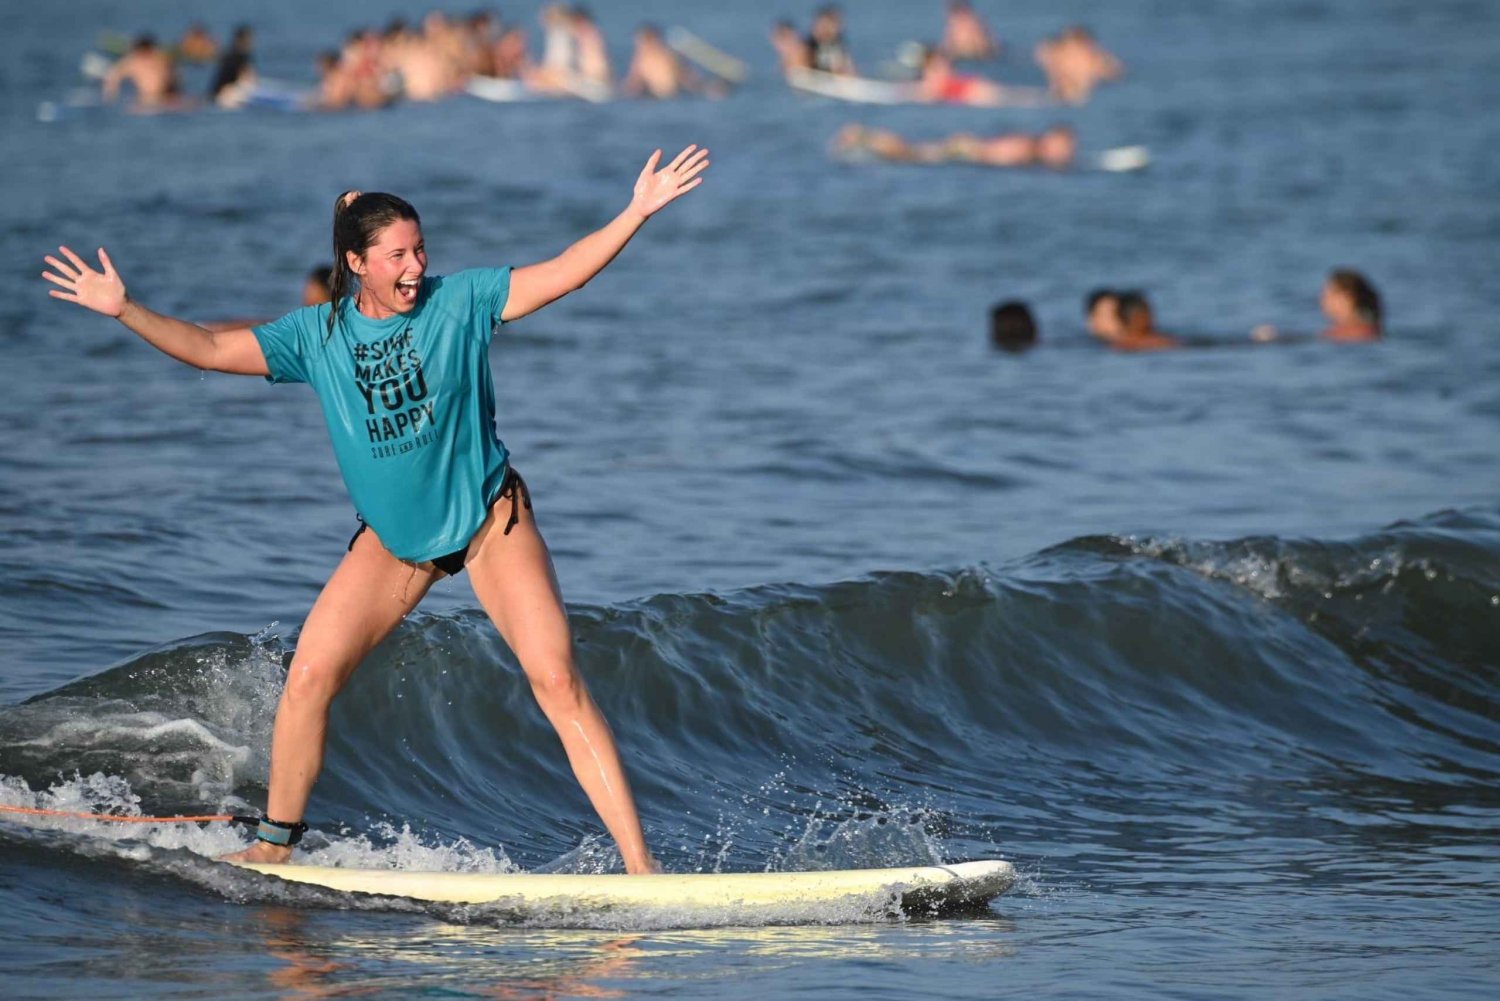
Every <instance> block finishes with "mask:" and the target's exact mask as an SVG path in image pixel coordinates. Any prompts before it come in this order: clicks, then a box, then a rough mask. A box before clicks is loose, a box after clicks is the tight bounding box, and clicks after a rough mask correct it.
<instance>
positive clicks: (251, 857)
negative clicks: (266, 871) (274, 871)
mask: <svg viewBox="0 0 1500 1001" xmlns="http://www.w3.org/2000/svg"><path fill="white" fill-rule="evenodd" d="M291 857H292V848H291V846H290V845H273V844H271V843H270V842H269V841H253V842H251V843H250V847H249V848H246V849H245V850H244V851H238V852H230V853H229V854H228V855H220V856H219V861H220V862H285V861H287V860H288V859H290V858H291Z"/></svg>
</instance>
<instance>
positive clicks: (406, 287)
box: [396, 278, 422, 302]
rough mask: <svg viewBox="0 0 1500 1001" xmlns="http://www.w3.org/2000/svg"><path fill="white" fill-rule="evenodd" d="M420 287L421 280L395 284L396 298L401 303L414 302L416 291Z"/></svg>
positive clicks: (414, 279) (409, 280)
mask: <svg viewBox="0 0 1500 1001" xmlns="http://www.w3.org/2000/svg"><path fill="white" fill-rule="evenodd" d="M421 287H422V279H420V278H411V279H408V280H406V281H400V282H397V283H396V297H397V298H398V299H400V300H401V301H402V302H416V301H417V290H418V289H420V288H421Z"/></svg>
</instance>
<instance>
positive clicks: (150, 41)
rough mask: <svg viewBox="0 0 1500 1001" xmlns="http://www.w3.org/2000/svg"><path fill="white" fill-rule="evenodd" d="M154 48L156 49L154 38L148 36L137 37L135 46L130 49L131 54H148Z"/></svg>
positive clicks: (153, 36)
mask: <svg viewBox="0 0 1500 1001" xmlns="http://www.w3.org/2000/svg"><path fill="white" fill-rule="evenodd" d="M154 48H156V36H155V35H150V34H147V35H137V36H136V39H135V44H134V45H132V46H131V47H130V49H131V51H132V52H150V51H151V50H152V49H154Z"/></svg>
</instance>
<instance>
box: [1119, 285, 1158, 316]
mask: <svg viewBox="0 0 1500 1001" xmlns="http://www.w3.org/2000/svg"><path fill="white" fill-rule="evenodd" d="M1119 301H1120V306H1119V309H1120V322H1121V323H1129V322H1130V320H1131V318H1132V317H1134V316H1135V314H1136V313H1139V312H1140V311H1141V310H1143V309H1144V310H1147V311H1149V310H1150V309H1151V303H1149V302H1147V301H1146V295H1145V293H1144V292H1135V291H1131V292H1121V293H1120V294H1119Z"/></svg>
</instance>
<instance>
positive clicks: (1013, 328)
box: [990, 300, 1037, 351]
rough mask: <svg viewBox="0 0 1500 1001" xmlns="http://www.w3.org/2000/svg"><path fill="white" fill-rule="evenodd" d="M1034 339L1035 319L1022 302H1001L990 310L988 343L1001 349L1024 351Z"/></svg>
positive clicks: (1035, 334)
mask: <svg viewBox="0 0 1500 1001" xmlns="http://www.w3.org/2000/svg"><path fill="white" fill-rule="evenodd" d="M1036 340H1037V332H1036V319H1035V318H1034V317H1033V316H1032V315H1031V310H1030V309H1029V308H1028V307H1027V305H1026V304H1025V303H1024V302H1018V301H1016V300H1011V301H1009V302H1002V303H1000V304H999V305H998V306H996V307H995V308H994V309H992V310H990V343H991V344H993V345H994V346H995V347H997V348H999V349H1000V350H1001V351H1025V350H1026V349H1027V348H1029V347H1031V346H1033V345H1034V344H1036Z"/></svg>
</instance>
